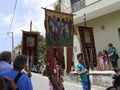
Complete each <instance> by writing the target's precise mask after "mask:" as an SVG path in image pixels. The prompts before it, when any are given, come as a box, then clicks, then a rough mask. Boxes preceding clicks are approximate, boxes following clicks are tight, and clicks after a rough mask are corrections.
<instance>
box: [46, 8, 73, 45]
mask: <svg viewBox="0 0 120 90" xmlns="http://www.w3.org/2000/svg"><path fill="white" fill-rule="evenodd" d="M45 28H46V41H47V46H72V44H73V33H74V32H73V15H72V14H67V13H63V12H58V11H53V10H48V9H45Z"/></svg>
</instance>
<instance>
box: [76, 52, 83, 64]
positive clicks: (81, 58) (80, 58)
mask: <svg viewBox="0 0 120 90" xmlns="http://www.w3.org/2000/svg"><path fill="white" fill-rule="evenodd" d="M77 60H78V62H79V63H81V62H82V60H83V54H82V53H79V54H77Z"/></svg>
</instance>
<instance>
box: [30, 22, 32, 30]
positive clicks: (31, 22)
mask: <svg viewBox="0 0 120 90" xmlns="http://www.w3.org/2000/svg"><path fill="white" fill-rule="evenodd" d="M31 31H32V21H30V32H31Z"/></svg>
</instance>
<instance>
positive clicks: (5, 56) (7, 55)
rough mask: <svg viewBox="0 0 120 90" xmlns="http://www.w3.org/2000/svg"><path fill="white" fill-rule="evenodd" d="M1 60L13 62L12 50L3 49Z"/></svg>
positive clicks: (0, 55)
mask: <svg viewBox="0 0 120 90" xmlns="http://www.w3.org/2000/svg"><path fill="white" fill-rule="evenodd" d="M0 61H5V62H8V63H11V52H10V51H3V52H2V53H1V54H0Z"/></svg>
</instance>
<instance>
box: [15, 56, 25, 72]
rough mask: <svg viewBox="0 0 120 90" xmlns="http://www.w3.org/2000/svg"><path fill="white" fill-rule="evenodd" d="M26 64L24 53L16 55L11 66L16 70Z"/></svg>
mask: <svg viewBox="0 0 120 90" xmlns="http://www.w3.org/2000/svg"><path fill="white" fill-rule="evenodd" d="M26 65H27V56H25V55H18V56H17V57H16V58H15V60H14V63H13V67H14V69H16V70H19V71H21V70H22V69H24V68H25V66H26Z"/></svg>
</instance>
